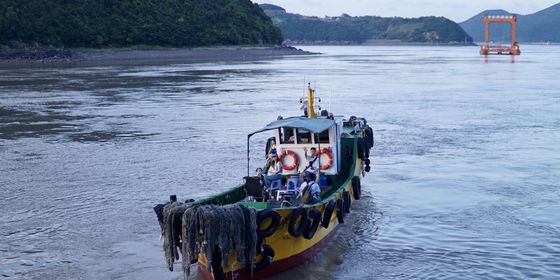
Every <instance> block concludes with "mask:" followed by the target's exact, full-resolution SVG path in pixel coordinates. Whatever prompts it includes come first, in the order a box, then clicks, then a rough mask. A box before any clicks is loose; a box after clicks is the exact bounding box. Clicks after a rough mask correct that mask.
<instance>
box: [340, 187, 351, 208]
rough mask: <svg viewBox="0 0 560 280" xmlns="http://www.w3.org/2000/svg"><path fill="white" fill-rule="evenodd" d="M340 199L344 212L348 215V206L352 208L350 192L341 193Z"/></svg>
mask: <svg viewBox="0 0 560 280" xmlns="http://www.w3.org/2000/svg"><path fill="white" fill-rule="evenodd" d="M342 198H344V212H346V213H350V206H352V199H351V198H350V192H349V191H344V192H343V193H342Z"/></svg>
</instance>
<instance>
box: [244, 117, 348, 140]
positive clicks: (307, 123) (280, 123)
mask: <svg viewBox="0 0 560 280" xmlns="http://www.w3.org/2000/svg"><path fill="white" fill-rule="evenodd" d="M336 120H337V118H336V117H335V119H334V120H332V119H327V118H317V119H310V118H306V117H290V118H285V119H280V120H276V121H273V122H271V123H269V124H268V125H266V126H265V127H264V128H262V129H259V130H257V131H255V132H253V133H251V134H249V137H251V136H252V135H253V134H256V133H259V132H263V131H267V130H272V129H276V128H281V127H291V128H302V129H307V130H309V131H311V132H313V133H321V132H323V131H325V130H327V129H329V128H330V127H332V126H334V125H336Z"/></svg>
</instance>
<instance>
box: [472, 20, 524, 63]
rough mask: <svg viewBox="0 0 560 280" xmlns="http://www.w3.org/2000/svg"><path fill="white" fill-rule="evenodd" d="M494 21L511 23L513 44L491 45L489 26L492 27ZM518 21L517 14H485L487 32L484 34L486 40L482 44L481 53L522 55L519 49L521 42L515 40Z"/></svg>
mask: <svg viewBox="0 0 560 280" xmlns="http://www.w3.org/2000/svg"><path fill="white" fill-rule="evenodd" d="M492 22H497V23H509V24H510V25H511V46H503V45H490V43H489V34H488V33H489V32H488V28H489V27H490V23H492ZM516 23H517V17H516V16H484V26H485V27H486V33H485V34H484V39H485V42H484V44H482V45H480V54H483V55H488V54H509V55H520V54H521V50H520V49H519V43H518V42H517V41H516V40H515V24H516Z"/></svg>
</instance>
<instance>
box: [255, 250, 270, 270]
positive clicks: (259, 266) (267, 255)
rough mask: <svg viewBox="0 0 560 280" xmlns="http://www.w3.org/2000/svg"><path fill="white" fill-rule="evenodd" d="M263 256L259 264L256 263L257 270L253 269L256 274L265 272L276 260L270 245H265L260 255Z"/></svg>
mask: <svg viewBox="0 0 560 280" xmlns="http://www.w3.org/2000/svg"><path fill="white" fill-rule="evenodd" d="M261 254H262V255H263V257H262V259H261V260H260V261H259V262H257V263H255V268H254V269H253V271H254V272H258V271H261V270H263V269H264V268H265V267H267V266H268V265H269V264H270V263H272V260H273V259H274V250H273V249H272V247H270V246H268V245H263V248H262V252H261V253H260V254H259V255H261Z"/></svg>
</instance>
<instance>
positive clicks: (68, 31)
mask: <svg viewBox="0 0 560 280" xmlns="http://www.w3.org/2000/svg"><path fill="white" fill-rule="evenodd" d="M10 41H19V42H25V43H39V44H42V45H52V46H64V47H106V46H111V47H125V46H131V45H157V46H173V47H183V46H209V45H240V44H243V45H246V44H280V43H281V42H282V33H281V32H280V30H279V29H278V28H276V27H274V26H273V24H272V21H271V20H270V18H269V17H268V16H267V15H266V14H265V13H264V12H263V11H262V9H261V8H260V7H259V6H258V5H257V4H254V3H252V2H251V1H250V0H165V1H161V0H119V1H105V0H76V1H65V0H0V45H1V44H6V43H8V42H10Z"/></svg>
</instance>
